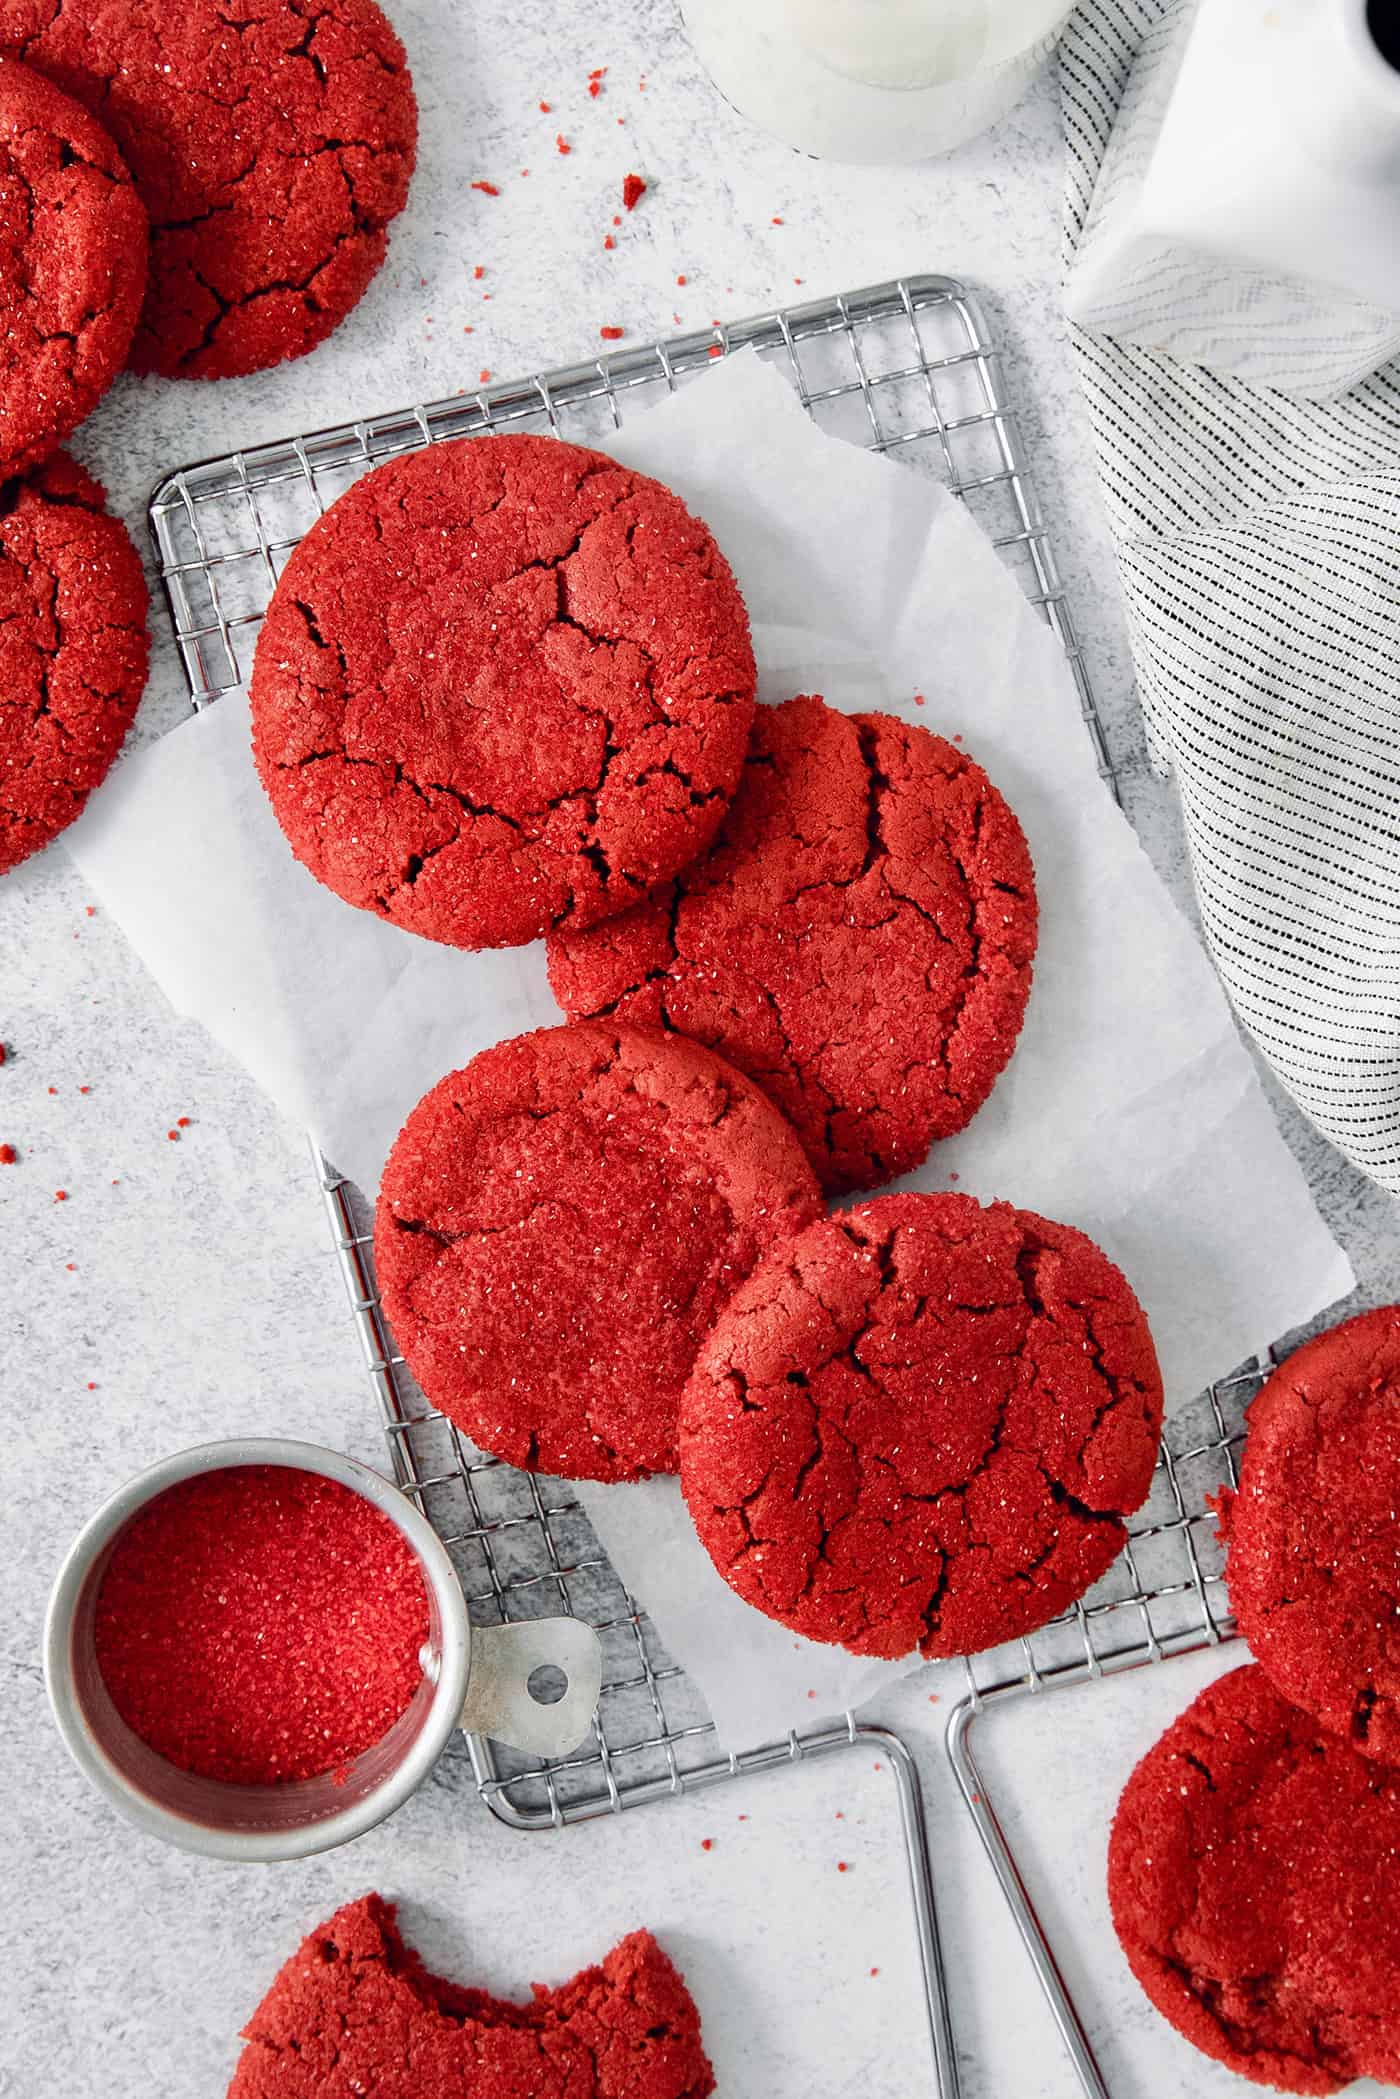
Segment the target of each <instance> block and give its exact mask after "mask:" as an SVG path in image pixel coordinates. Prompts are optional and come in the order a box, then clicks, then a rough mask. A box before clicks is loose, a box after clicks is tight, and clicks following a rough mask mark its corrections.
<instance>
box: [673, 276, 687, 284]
mask: <svg viewBox="0 0 1400 2099" xmlns="http://www.w3.org/2000/svg"><path fill="white" fill-rule="evenodd" d="M689 281H690V280H689V279H688V278H687V277H684V276H682V277H677V279H676V282H677V284H687V283H688V282H689Z"/></svg>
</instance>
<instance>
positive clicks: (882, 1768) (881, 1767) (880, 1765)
mask: <svg viewBox="0 0 1400 2099" xmlns="http://www.w3.org/2000/svg"><path fill="white" fill-rule="evenodd" d="M884 1768H885V1767H884V1765H883V1764H879V1763H877V1764H876V1766H875V1769H876V1770H877V1771H883V1770H884Z"/></svg>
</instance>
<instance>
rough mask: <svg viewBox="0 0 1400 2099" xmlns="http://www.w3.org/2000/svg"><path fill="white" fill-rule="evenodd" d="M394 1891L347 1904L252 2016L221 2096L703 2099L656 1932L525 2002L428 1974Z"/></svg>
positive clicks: (693, 2048)
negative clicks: (407, 1936) (407, 1934)
mask: <svg viewBox="0 0 1400 2099" xmlns="http://www.w3.org/2000/svg"><path fill="white" fill-rule="evenodd" d="M394 1917H395V1912H394V1909H393V1907H392V1905H391V1904H389V1903H387V1902H385V1901H384V1900H383V1899H382V1897H380V1896H378V1895H365V1896H362V1897H361V1898H360V1900H359V1901H358V1902H348V1903H346V1904H345V1906H344V1908H343V1909H338V1910H337V1911H336V1913H335V1915H334V1916H333V1917H332V1918H331V1919H330V1921H329V1923H327V1924H323V1925H322V1926H321V1927H320V1929H319V1930H318V1931H313V1932H312V1933H311V1935H310V1936H309V1937H308V1938H307V1939H305V1940H304V1941H303V1943H302V1944H301V1945H300V1946H299V1947H298V1949H297V1951H296V1952H295V1953H294V1954H293V1955H292V1957H291V1959H290V1960H289V1961H287V1962H286V1963H285V1965H284V1966H283V1967H282V1968H281V1969H280V1970H279V1972H278V1974H277V1977H276V1979H275V1980H274V1982H273V1984H272V1987H271V1989H270V1990H269V1991H268V1993H267V1995H266V1996H265V1997H264V1998H263V2001H262V2003H261V2004H260V2005H259V2006H258V2008H257V2010H256V2011H255V2012H254V2014H253V2016H252V2018H251V2019H250V2020H249V2022H248V2024H247V2026H246V2027H245V2028H244V2029H243V2038H244V2040H245V2042H246V2044H247V2045H246V2046H245V2048H244V2050H243V2053H242V2054H241V2055H240V2057H239V2059H238V2067H237V2068H236V2069H235V2071H234V2073H233V2082H232V2084H231V2085H230V2086H229V2088H228V2099H362V2095H363V2094H365V2093H368V2092H373V2094H374V2099H464V2095H465V2094H467V2093H470V2094H471V2099H706V2095H707V2094H708V2093H710V2092H712V2091H713V2090H714V2076H713V2073H712V2071H711V2069H710V2065H709V2063H708V2061H707V2060H706V2056H705V2050H704V2047H703V2045H702V2043H701V2039H700V2018H699V2014H698V2013H697V2011H696V2009H695V2005H694V2002H693V2000H692V1998H691V1996H690V1993H689V1991H688V1990H687V1989H686V1986H685V1982H684V1980H683V1979H682V1977H681V1974H680V1971H679V1970H678V1969H677V1968H676V1966H675V1964H674V1962H672V1961H671V1960H669V1959H668V1958H667V1956H666V1954H664V1953H663V1952H662V1950H661V1948H660V1947H659V1946H658V1945H657V1943H656V1941H655V1939H654V1938H653V1937H652V1935H651V1933H650V1932H648V1931H634V1932H630V1933H629V1934H628V1936H627V1937H626V1938H625V1939H623V1940H622V1941H621V1942H620V1944H618V1945H617V1946H615V1947H614V1948H613V1950H612V1952H611V1953H609V1954H608V1955H607V1957H606V1958H605V1959H604V1960H603V1961H602V1963H601V1964H600V1965H599V1966H598V1967H594V1968H585V1969H584V1970H583V1972H582V1974H580V1975H576V1976H575V1977H574V1978H573V1980H572V1981H571V1982H566V1983H563V1984H561V1985H560V1986H559V1988H558V1989H548V1988H546V1987H545V1986H544V1985H543V1984H542V1983H536V1984H535V1986H534V1997H533V1999H532V2001H531V2002H530V2003H529V2004H515V2003H512V2002H510V2001H509V2000H507V1999H503V1998H499V1997H491V1996H488V1995H487V1993H486V1991H485V1990H471V1989H464V1988H462V1987H461V1986H460V1985H459V1984H457V1983H453V1982H446V1981H444V1980H443V1978H442V1977H441V1976H438V1975H431V1974H429V1972H428V1970H427V1969H426V1968H425V1967H424V1965H423V1962H422V1961H421V1960H420V1959H419V1957H418V1955H417V1954H416V1953H415V1952H413V1950H412V1948H411V1947H408V1946H406V1945H405V1944H404V1942H403V1940H402V1938H401V1937H400V1936H399V1932H398V1928H397V1925H396V1924H395V1921H394Z"/></svg>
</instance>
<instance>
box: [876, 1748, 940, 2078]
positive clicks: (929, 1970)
mask: <svg viewBox="0 0 1400 2099" xmlns="http://www.w3.org/2000/svg"><path fill="white" fill-rule="evenodd" d="M856 1733H857V1734H858V1736H859V1738H860V1740H861V1741H862V1742H878V1743H879V1744H880V1746H881V1748H882V1749H883V1750H884V1752H885V1754H886V1756H887V1757H888V1758H889V1763H890V1769H891V1770H892V1771H893V1772H894V1782H895V1788H896V1791H897V1793H898V1796H899V1821H900V1827H901V1828H902V1830H903V1832H904V1849H905V1852H906V1854H907V1856H908V1861H909V1892H910V1895H911V1896H912V1898H913V1903H914V1926H915V1930H916V1931H917V1932H918V1936H919V1962H920V1966H921V1968H922V1971H923V1978H924V1996H925V1999H926V2002H927V2007H928V2023H929V2035H930V2038H931V2039H932V2042H933V2064H934V2073H935V2076H936V2078H937V2080H938V2099H959V2095H960V2093H961V2090H962V2085H961V2080H960V2078H959V2076H958V2057H957V2050H956V2049H955V2047H954V2045H953V2021H952V2015H951V2012H950V2010H949V2005H948V1978H947V1975H946V1973H945V1971H944V1967H943V1949H942V1947H941V1945H940V1944H939V1939H938V1912H937V1910H936V1909H935V1907H934V1900H933V1874H932V1872H931V1870H930V1867H929V1856H928V1832H927V1829H926V1827H925V1823H924V1800H923V1791H922V1788H921V1787H920V1785H919V1771H918V1766H917V1765H916V1764H915V1762H914V1759H913V1757H912V1756H911V1755H910V1753H909V1751H908V1750H907V1749H906V1748H905V1746H904V1744H903V1742H902V1741H901V1740H900V1738H899V1736H898V1735H895V1734H891V1733H890V1731H889V1729H888V1728H883V1727H878V1728H877V1727H861V1728H858V1729H857V1730H856Z"/></svg>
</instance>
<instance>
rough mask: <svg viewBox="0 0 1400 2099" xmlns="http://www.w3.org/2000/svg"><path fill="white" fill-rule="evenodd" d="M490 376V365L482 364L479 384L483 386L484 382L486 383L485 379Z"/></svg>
mask: <svg viewBox="0 0 1400 2099" xmlns="http://www.w3.org/2000/svg"><path fill="white" fill-rule="evenodd" d="M490 377H491V367H490V365H489V364H484V365H483V366H482V367H481V381H480V383H481V385H482V386H485V384H486V382H487V380H488V379H489V378H490Z"/></svg>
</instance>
